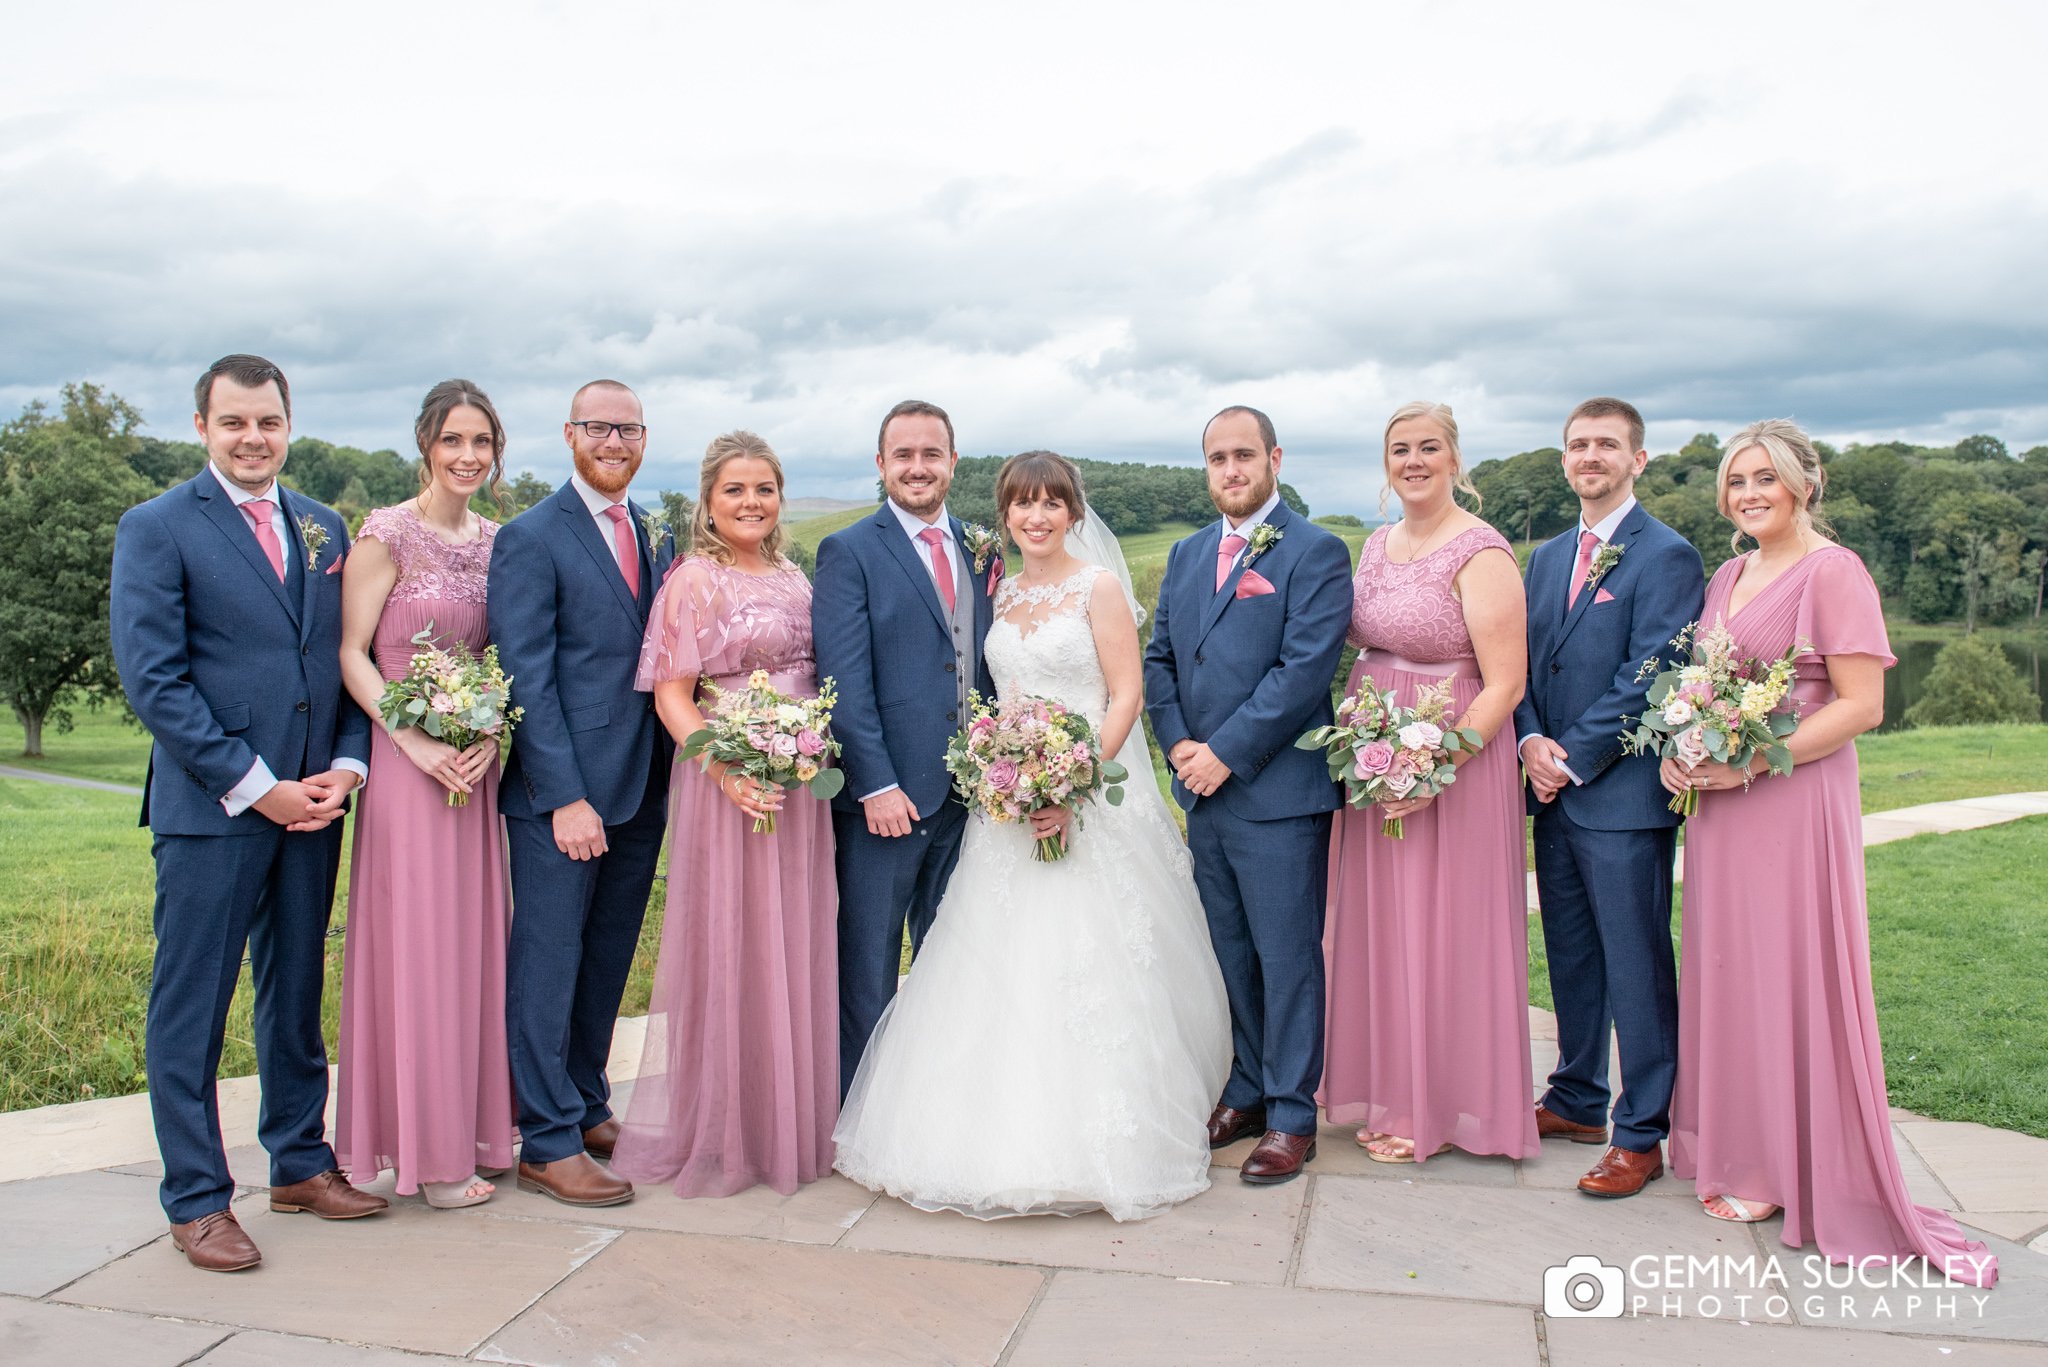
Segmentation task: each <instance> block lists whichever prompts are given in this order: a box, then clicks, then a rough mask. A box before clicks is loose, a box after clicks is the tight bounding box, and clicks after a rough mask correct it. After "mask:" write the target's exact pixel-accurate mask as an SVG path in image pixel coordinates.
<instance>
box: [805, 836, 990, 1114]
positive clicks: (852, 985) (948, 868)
mask: <svg viewBox="0 0 2048 1367" xmlns="http://www.w3.org/2000/svg"><path fill="white" fill-rule="evenodd" d="M966 831H967V809H966V808H965V807H963V806H961V805H960V804H959V803H958V802H955V801H953V800H952V799H951V798H950V797H948V798H947V800H946V801H944V802H942V803H940V804H939V808H938V810H937V811H935V812H933V813H931V814H930V815H929V816H926V817H924V818H922V819H921V820H919V821H918V822H917V823H916V824H915V825H913V826H912V827H911V828H910V834H909V835H899V836H883V835H873V834H870V833H869V831H868V822H867V816H866V814H865V813H863V812H858V811H854V812H841V811H835V812H833V813H832V839H833V844H834V850H833V863H834V865H835V871H836V872H837V874H838V875H839V1095H840V1096H841V1097H842V1098H843V1097H845V1095H846V1093H847V1090H848V1089H849V1088H851V1087H852V1086H853V1075H854V1072H855V1071H856V1070H857V1069H858V1068H859V1067H860V1056H861V1054H862V1053H863V1052H864V1051H865V1050H866V1049H867V1047H868V1036H870V1035H872V1034H874V1032H875V1022H876V1021H878V1020H880V1019H881V1018H882V1012H883V1010H884V1009H885V1008H886V1007H887V1006H888V1005H889V1002H890V1000H891V999H892V998H893V997H894V996H895V995H896V970H897V967H898V966H899V965H900V963H901V962H902V958H903V928H904V925H905V924H906V923H907V924H908V925H909V927H910V952H911V954H912V955H913V956H914V955H915V954H916V953H917V951H918V950H920V949H922V948H923V947H924V937H925V935H926V933H927V932H929V931H930V930H931V928H932V921H933V920H934V919H935V918H936V917H937V916H938V913H939V902H940V900H941V899H942V898H943V897H944V896H945V895H946V883H947V882H948V880H950V879H951V878H952V877H953V866H954V865H955V864H957V863H959V862H960V841H961V839H962V838H963V836H964V835H965V834H966Z"/></svg>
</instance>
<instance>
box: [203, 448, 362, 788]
mask: <svg viewBox="0 0 2048 1367" xmlns="http://www.w3.org/2000/svg"><path fill="white" fill-rule="evenodd" d="M206 468H207V469H208V470H211V471H212V472H213V477H214V479H215V480H217V481H219V483H220V487H221V488H223V489H225V490H226V491H227V495H228V497H229V498H230V499H232V500H233V501H234V504H235V510H236V511H237V512H240V511H241V509H242V506H243V505H244V504H247V503H254V502H255V501H256V500H257V499H259V498H267V499H269V500H270V530H271V531H272V532H273V533H274V534H275V535H276V536H277V544H278V546H279V547H280V548H282V549H283V551H284V563H285V569H286V572H287V573H289V572H290V569H291V563H292V557H293V556H295V555H297V554H299V550H298V546H297V542H298V538H296V537H294V536H293V535H292V523H291V519H290V518H288V517H286V516H285V513H284V497H283V495H281V494H279V493H278V491H277V481H276V480H272V481H271V482H270V487H269V488H268V489H265V490H264V491H263V492H262V493H260V494H252V493H250V492H249V491H248V490H247V489H244V488H242V486H241V485H239V484H231V483H229V482H228V480H227V479H225V478H223V477H222V475H221V472H220V468H219V467H218V466H216V465H215V464H214V463H213V462H212V461H208V462H206ZM242 520H243V521H244V522H247V521H248V520H249V515H248V514H247V513H242ZM249 534H250V535H251V536H254V535H255V534H256V533H255V529H254V528H253V527H252V528H251V529H250V533H249ZM334 767H335V768H337V769H346V770H348V771H349V772H350V773H352V774H354V775H355V776H356V778H357V779H358V780H360V781H359V782H358V783H357V784H356V786H357V787H358V788H360V787H362V785H363V783H366V782H368V781H369V778H370V770H369V766H368V765H366V764H364V763H363V762H362V761H361V760H359V759H341V758H337V759H336V760H335V761H334ZM276 786H277V776H276V775H275V774H273V773H271V772H270V766H269V765H268V764H265V763H264V762H263V756H261V755H258V756H257V757H256V762H255V763H254V764H252V765H250V766H249V772H248V773H246V774H244V775H242V781H241V782H240V783H237V784H236V785H235V786H234V787H232V788H230V789H228V795H227V796H226V797H224V798H222V799H221V800H220V809H221V810H222V811H224V812H226V813H227V814H228V815H229V816H240V815H241V814H242V813H243V812H246V811H248V810H249V809H250V808H251V807H253V806H255V805H256V804H257V803H258V802H260V801H262V800H263V795H264V794H265V793H267V792H269V791H270V790H271V789H272V788H275V787H276Z"/></svg>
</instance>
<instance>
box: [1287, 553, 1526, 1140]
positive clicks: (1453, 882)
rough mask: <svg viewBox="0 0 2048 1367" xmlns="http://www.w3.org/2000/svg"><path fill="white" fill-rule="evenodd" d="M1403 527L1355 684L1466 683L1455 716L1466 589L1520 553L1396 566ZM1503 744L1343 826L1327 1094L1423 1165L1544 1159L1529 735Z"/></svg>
mask: <svg viewBox="0 0 2048 1367" xmlns="http://www.w3.org/2000/svg"><path fill="white" fill-rule="evenodd" d="M1387 530H1388V529H1387V528H1385V527H1382V528H1380V529H1379V530H1378V531H1376V532H1374V533H1373V534H1372V538H1371V539H1370V540H1369V541H1367V542H1366V544H1365V550H1364V551H1363V553H1362V554H1361V555H1360V556H1359V560H1358V574H1357V578H1356V581H1355V582H1354V583H1353V585H1352V597H1351V602H1352V607H1351V632H1350V641H1351V643H1352V644H1353V645H1355V646H1357V647H1359V656H1358V664H1357V666H1356V667H1355V668H1354V669H1353V670H1352V672H1351V681H1350V685H1349V687H1350V689H1356V688H1358V687H1359V686H1360V680H1361V679H1362V678H1363V677H1364V676H1365V675H1368V674H1369V675H1371V676H1372V679H1373V681H1374V683H1375V684H1377V685H1378V686H1379V688H1380V690H1381V691H1382V692H1384V691H1385V690H1387V689H1393V690H1394V692H1395V701H1396V702H1397V703H1399V704H1401V705H1403V706H1407V705H1409V704H1412V703H1413V702H1414V700H1415V694H1416V691H1417V690H1418V689H1419V688H1424V687H1427V686H1429V685H1432V684H1435V683H1438V682H1440V681H1441V680H1444V679H1449V680H1451V690H1452V698H1453V704H1454V705H1453V709H1452V715H1453V716H1457V715H1460V714H1462V713H1463V711H1464V710H1465V709H1466V708H1467V707H1469V706H1471V704H1472V700H1473V699H1474V698H1476V697H1478V696H1479V691H1480V687H1481V683H1480V676H1479V665H1478V661H1477V660H1476V659H1475V658H1474V657H1473V653H1472V638H1471V635H1470V634H1469V633H1468V632H1467V631H1466V629H1465V618H1464V610H1463V608H1462V606H1461V605H1460V604H1459V602H1458V599H1457V597H1456V595H1455V594H1453V593H1452V592H1451V581H1452V580H1453V579H1454V578H1456V576H1457V574H1458V571H1459V570H1460V569H1462V568H1463V567H1464V565H1465V562H1466V561H1468V560H1470V559H1471V558H1472V557H1473V556H1474V555H1477V554H1478V553H1479V552H1480V551H1483V550H1487V549H1489V548H1497V549H1499V550H1502V551H1508V553H1509V554H1513V552H1512V550H1510V549H1509V546H1508V543H1507V542H1506V541H1505V540H1504V539H1503V538H1502V537H1501V535H1500V533H1498V532H1496V531H1494V530H1493V529H1492V528H1490V527H1472V528H1469V529H1467V530H1466V531H1463V532H1460V533H1459V534H1458V535H1457V536H1454V537H1452V538H1451V539H1450V540H1449V541H1447V542H1445V543H1444V544H1443V545H1441V546H1439V547H1437V548H1436V549H1435V550H1434V551H1431V552H1430V553H1429V554H1428V555H1425V556H1423V557H1421V558H1420V559H1417V560H1413V561H1410V562H1408V563H1406V564H1396V563H1394V562H1393V561H1390V560H1388V559H1387V557H1386V541H1387ZM1510 729H1511V728H1504V729H1503V731H1502V732H1501V734H1500V735H1499V736H1497V737H1495V739H1494V740H1493V741H1491V742H1489V743H1488V744H1487V745H1486V746H1485V747H1484V748H1483V749H1481V750H1480V752H1479V754H1478V756H1477V757H1476V758H1474V759H1472V760H1469V761H1467V762H1466V763H1465V765H1464V766H1463V767H1462V768H1460V769H1459V770H1458V780H1457V782H1456V783H1453V784H1452V785H1451V786H1450V787H1449V788H1447V789H1445V790H1444V792H1443V793H1442V794H1441V795H1440V796H1439V797H1438V798H1437V800H1436V801H1435V802H1433V803H1432V804H1430V806H1428V807H1427V808H1425V809H1423V810H1422V811H1421V812H1418V813H1416V814H1415V815H1413V816H1411V817H1409V818H1408V819H1407V820H1406V822H1405V823H1403V824H1404V825H1405V827H1406V831H1407V834H1406V837H1405V838H1404V839H1401V840H1389V839H1388V838H1387V837H1386V836H1384V835H1382V834H1380V825H1381V822H1382V820H1383V819H1384V818H1383V816H1382V814H1381V812H1380V810H1379V808H1378V807H1369V808H1364V809H1357V808H1351V807H1346V808H1344V809H1343V810H1341V811H1340V812H1339V813H1338V814H1337V827H1336V832H1335V834H1334V836H1333V837H1332V840H1331V851H1330V917H1329V926H1328V928H1327V930H1325V932H1324V934H1323V955H1324V959H1325V961H1326V963H1327V966H1328V974H1329V989H1328V998H1327V1000H1328V1005H1327V1007H1326V1009H1325V1020H1326V1024H1327V1031H1326V1045H1325V1055H1324V1065H1323V1085H1322V1089H1321V1091H1320V1092H1319V1093H1318V1094H1317V1100H1318V1101H1320V1102H1321V1103H1322V1106H1323V1108H1324V1111H1325V1113H1326V1114H1327V1115H1328V1116H1329V1118H1330V1119H1331V1120H1333V1121H1336V1122H1338V1123H1340V1124H1345V1125H1358V1126H1361V1127H1363V1128H1365V1129H1369V1130H1377V1131H1379V1132H1381V1133H1383V1134H1391V1135H1396V1136H1399V1137H1401V1138H1404V1139H1412V1140H1414V1142H1415V1156H1416V1159H1417V1161H1426V1160H1427V1159H1428V1157H1429V1155H1431V1154H1433V1153H1435V1152H1436V1150H1437V1149H1438V1148H1440V1147H1441V1146H1443V1145H1444V1144H1446V1143H1449V1144H1453V1145H1455V1146H1457V1147H1458V1148H1461V1149H1463V1150H1465V1151H1466V1152H1467V1153H1476V1154H1496V1153H1497V1154H1506V1155H1508V1156H1510V1157H1515V1158H1527V1157H1531V1156H1533V1155H1534V1154H1535V1153H1536V1148H1537V1139H1536V1121H1535V1109H1534V1106H1533V1104H1532V1103H1531V1101H1530V1095H1531V1092H1530V1080H1529V1008H1528V1003H1529V896H1528V880H1527V878H1526V875H1525V861H1524V858H1523V850H1522V832H1523V816H1522V794H1521V781H1520V769H1519V766H1518V762H1517V760H1516V758H1515V746H1514V739H1513V737H1512V736H1511V735H1510V734H1509V733H1508V732H1509V730H1510Z"/></svg>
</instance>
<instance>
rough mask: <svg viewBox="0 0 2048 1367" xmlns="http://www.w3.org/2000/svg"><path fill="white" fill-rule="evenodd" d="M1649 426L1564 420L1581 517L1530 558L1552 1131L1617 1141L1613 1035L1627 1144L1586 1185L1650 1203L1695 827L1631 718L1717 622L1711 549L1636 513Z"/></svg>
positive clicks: (1582, 410)
mask: <svg viewBox="0 0 2048 1367" xmlns="http://www.w3.org/2000/svg"><path fill="white" fill-rule="evenodd" d="M1649 458H1650V457H1649V452H1648V451H1647V450H1645V449H1644V446H1643V418H1642V414H1640V413H1638V412H1637V411H1636V410H1635V408H1634V407H1633V406H1632V405H1630V404H1627V403H1624V402H1623V401H1622V400H1620V399H1588V400H1586V401H1585V402H1584V403H1582V404H1580V405H1579V406H1578V407H1577V408H1575V409H1573V410H1572V414H1571V417H1570V418H1568V419H1566V421H1565V425H1564V456H1563V460H1564V473H1565V478H1566V479H1568V480H1569V481H1571V486H1572V490H1573V492H1575V493H1577V494H1578V496H1579V521H1578V524H1577V525H1576V526H1574V527H1573V528H1572V529H1571V530H1570V531H1568V532H1566V533H1564V534H1563V535H1560V536H1557V537H1553V538H1552V539H1551V540H1549V541H1546V542H1544V543H1543V544H1542V545H1541V546H1538V547H1537V548H1536V551H1535V553H1534V554H1533V555H1531V556H1530V557H1529V573H1528V586H1529V687H1528V690H1527V692H1526V693H1524V694H1523V697H1522V702H1521V705H1520V706H1518V707H1517V708H1516V709H1515V734H1516V736H1517V737H1518V738H1519V741H1520V746H1521V753H1522V766H1523V768H1524V770H1525V771H1526V772H1527V774H1528V777H1529V810H1530V812H1531V813H1532V814H1533V815H1534V816H1535V818H1536V823H1535V832H1534V834H1535V852H1536V891H1537V900H1538V901H1539V902H1540V903H1541V905H1542V912H1543V942H1544V945H1545V947H1546V949H1547V952H1548V954H1549V959H1550V994H1551V997H1552V999H1553V1000H1554V1001H1555V1002H1556V1004H1557V1049H1558V1063H1557V1071H1555V1072H1553V1073H1552V1074H1551V1075H1550V1086H1549V1089H1548V1090H1547V1091H1546V1092H1545V1093H1544V1095H1543V1100H1542V1102H1541V1103H1540V1104H1539V1105H1538V1106H1537V1107H1536V1128H1537V1132H1538V1133H1539V1134H1541V1135H1542V1136H1544V1137H1545V1138H1552V1137H1563V1138H1567V1139H1570V1140H1573V1141H1574V1142H1576V1143H1581V1144H1600V1143H1605V1142H1606V1141H1607V1139H1608V1132H1607V1120H1608V1082H1607V1048H1608V1027H1609V1025H1610V1024H1611V1025H1612V1026H1613V1030H1614V1036H1615V1040H1616V1042H1617V1043H1618V1045H1619V1046H1620V1050H1621V1073H1622V1078H1623V1080H1624V1082H1625V1083H1626V1088H1625V1090H1623V1092H1622V1093H1621V1095H1620V1096H1619V1097H1618V1098H1616V1099H1615V1101H1614V1108H1613V1109H1614V1117H1613V1118H1614V1133H1613V1143H1612V1145H1611V1146H1610V1147H1609V1148H1608V1149H1607V1151H1606V1152H1605V1154H1604V1155H1603V1156H1602V1157H1601V1159H1600V1161H1599V1162H1598V1163H1596V1164H1595V1165H1594V1166H1593V1169H1592V1170H1591V1171H1590V1172H1588V1173H1587V1174H1586V1175H1585V1176H1584V1177H1582V1178H1580V1179H1579V1190H1581V1191H1583V1192H1586V1193H1587V1194H1588V1195H1592V1196H1633V1195H1635V1194H1636V1193H1637V1192H1639V1191H1641V1190H1642V1189H1643V1184H1644V1183H1646V1182H1648V1181H1650V1180H1652V1179H1653V1178H1656V1177H1660V1176H1662V1175H1663V1172H1664V1161H1663V1158H1662V1156H1661V1153H1660V1151H1659V1143H1660V1142H1661V1141H1662V1140H1663V1139H1664V1137H1665V1136H1666V1135H1667V1134H1669V1133H1670V1129H1671V1085H1672V1078H1673V1076H1674V1074H1675V1073H1676V1071H1677V1067H1678V983H1677V977H1676V973H1675V970H1674V968H1673V964H1672V956H1671V857H1672V850H1673V846H1674V845H1675V843H1676V840H1677V827H1678V817H1677V816H1676V815H1674V814H1673V813H1672V811H1671V809H1670V807H1669V806H1668V805H1667V804H1668V801H1669V797H1670V795H1669V794H1668V793H1666V792H1665V791H1664V789H1663V788H1662V786H1661V785H1660V784H1659V783H1658V781H1657V760H1656V757H1655V756H1654V755H1637V756H1630V755H1625V754H1624V753H1623V752H1622V748H1621V735H1622V732H1623V730H1624V729H1625V727H1624V724H1623V722H1622V718H1623V717H1624V716H1626V717H1634V716H1636V715H1638V714H1640V713H1641V712H1642V710H1643V703H1644V693H1645V690H1646V689H1647V688H1648V683H1647V682H1646V681H1645V680H1644V679H1642V678H1641V677H1639V675H1638V671H1639V670H1640V668H1641V666H1642V664H1643V661H1645V660H1646V659H1648V658H1650V657H1651V656H1653V655H1658V654H1661V653H1668V652H1669V647H1670V642H1671V638H1672V637H1674V636H1676V635H1677V634H1678V633H1679V631H1680V629H1681V628H1683V627H1684V626H1685V624H1686V623H1688V622H1690V621H1693V620H1695V619H1696V618H1697V617H1698V616H1699V615H1700V609H1701V607H1702V605H1703V602H1704V599H1705V593H1706V586H1705V576H1704V574H1703V572H1702V569H1701V564H1700V555H1699V552H1698V551H1696V550H1694V549H1693V547H1692V545H1691V544H1690V543H1689V542H1687V541H1686V539H1685V538H1684V537H1682V536H1680V535H1679V534H1678V533H1677V532H1674V531H1672V530H1671V529H1670V528H1669V527H1667V526H1665V525H1664V524H1663V523H1662V522H1659V521H1658V520H1657V519H1656V518H1654V517H1651V516H1650V515H1649V513H1647V512H1646V511H1644V509H1643V507H1642V505H1641V504H1639V503H1637V502H1636V498H1635V482H1636V476H1638V475H1640V474H1641V473H1642V472H1643V466H1644V465H1645V464H1646V463H1647V462H1648V461H1649Z"/></svg>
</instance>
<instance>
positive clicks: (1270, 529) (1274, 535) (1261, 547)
mask: <svg viewBox="0 0 2048 1367" xmlns="http://www.w3.org/2000/svg"><path fill="white" fill-rule="evenodd" d="M1286 534H1287V533H1285V532H1283V531H1281V530H1280V529H1279V528H1278V527H1275V526H1274V525H1273V524H1272V523H1270V522H1261V523H1260V524H1259V525H1258V526H1256V527H1254V528H1252V539H1251V544H1250V545H1249V546H1247V547H1245V552H1244V562H1243V563H1244V564H1245V565H1246V566H1247V567H1249V566H1250V565H1251V563H1252V561H1254V560H1257V559H1258V558H1259V557H1260V556H1262V555H1264V554H1265V553H1266V552H1267V551H1270V550H1272V549H1273V544H1274V543H1275V542H1277V541H1278V540H1279V539H1280V538H1281V537H1283V536H1285V535H1286Z"/></svg>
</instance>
